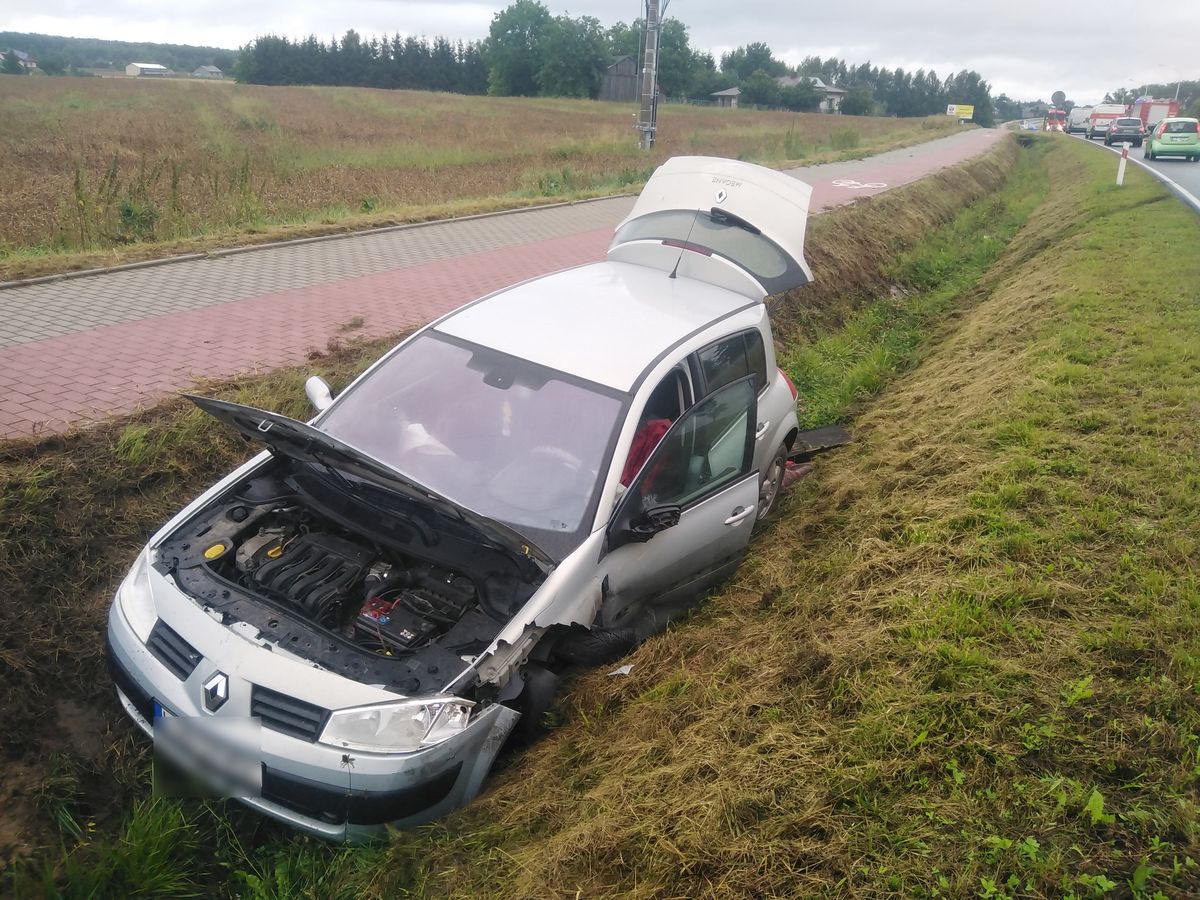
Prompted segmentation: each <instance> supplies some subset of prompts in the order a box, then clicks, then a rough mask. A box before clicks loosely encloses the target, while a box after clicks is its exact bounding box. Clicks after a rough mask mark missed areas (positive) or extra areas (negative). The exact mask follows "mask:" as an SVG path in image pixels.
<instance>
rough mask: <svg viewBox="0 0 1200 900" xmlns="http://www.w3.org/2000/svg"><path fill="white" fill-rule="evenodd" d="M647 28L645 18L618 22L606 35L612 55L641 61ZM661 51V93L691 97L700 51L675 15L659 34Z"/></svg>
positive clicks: (666, 21) (665, 23)
mask: <svg viewBox="0 0 1200 900" xmlns="http://www.w3.org/2000/svg"><path fill="white" fill-rule="evenodd" d="M645 29H646V23H645V20H643V19H635V20H634V22H633V24H632V25H626V24H625V23H624V22H618V23H617V24H616V25H613V26H612V27H611V28H609V29H608V32H607V37H608V47H609V53H610V54H611V56H612V58H613V59H616V58H617V57H619V56H632V57H633V58H634V59H637V60H640V59H641V58H642V50H643V44H644V42H645V40H646V35H645ZM658 51H659V52H658V85H659V87H660V88H662V92H663V93H664V94H665V95H667V96H668V97H687V96H689V95H690V93H691V90H692V87H693V82H694V81H695V78H696V74H697V53H696V51H694V50H693V49H692V46H691V39H690V37H689V36H688V29H687V26H686V25H684V24H683V23H682V22H680V21H679V20H678V19H675V18H670V19H664V20H663V23H662V29H661V30H660V31H659V34H658ZM710 59H711V57H710ZM610 61H611V60H610ZM714 90H720V88H714Z"/></svg>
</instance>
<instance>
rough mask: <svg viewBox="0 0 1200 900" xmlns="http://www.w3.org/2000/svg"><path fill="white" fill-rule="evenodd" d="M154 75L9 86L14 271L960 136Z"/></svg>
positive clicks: (937, 126) (826, 120)
mask: <svg viewBox="0 0 1200 900" xmlns="http://www.w3.org/2000/svg"><path fill="white" fill-rule="evenodd" d="M634 112H635V111H634V110H633V109H632V108H631V107H630V106H629V105H627V104H613V103H598V102H590V101H576V100H546V99H523V98H489V97H466V96H460V95H454V94H432V93H424V92H412V91H386V90H376V89H369V88H330V87H264V86H254V85H237V84H229V83H217V84H207V83H198V82H195V81H149V82H144V81H137V80H135V79H65V78H42V79H4V80H3V81H2V82H0V122H4V123H5V126H4V128H3V129H0V183H2V184H3V185H4V188H5V189H4V191H3V192H0V280H11V279H14V278H20V277H28V276H32V275H37V274H45V273H49V272H54V271H62V270H66V269H71V268H81V267H87V266H97V265H111V264H113V263H116V262H121V261H128V260H133V259H144V258H150V257H155V256H162V255H169V254H172V253H178V252H184V251H189V250H203V249H211V248H214V247H218V246H229V245H231V244H240V243H249V242H254V241H263V240H271V239H278V238H282V237H292V236H306V235H312V234H320V233H329V232H331V231H340V230H346V229H349V228H363V227H371V226H376V225H385V224H394V223H399V222H408V221H421V220H426V219H430V218H441V217H445V216H450V215H462V214H470V213H477V212H485V211H490V210H496V209H504V208H512V207H517V206H524V205H530V204H535V203H546V202H553V201H556V200H569V199H578V198H582V197H589V196H598V195H602V194H609V193H616V192H621V191H625V190H635V189H636V188H637V186H638V185H640V183H641V182H642V181H644V179H645V178H646V177H647V175H648V174H649V172H650V171H651V169H652V167H653V166H654V165H655V164H657V163H658V162H660V161H661V160H663V159H665V158H666V157H668V156H672V155H679V154H706V155H717V156H731V157H740V158H744V159H752V160H754V161H758V162H765V163H768V164H781V163H784V162H792V163H793V164H801V163H806V162H820V161H827V160H830V159H837V158H846V157H850V156H861V155H865V154H867V153H874V152H879V151H881V150H885V149H889V148H892V147H896V146H903V145H905V144H911V143H917V142H920V141H924V140H929V139H931V138H934V137H938V136H940V135H943V134H948V133H951V132H952V131H955V130H957V129H958V128H959V126H957V125H956V124H954V123H953V122H951V121H950V120H948V119H946V118H945V117H932V118H928V119H885V118H873V117H849V116H825V115H819V114H795V113H782V112H753V111H748V110H729V109H715V108H707V107H692V106H675V105H665V106H663V107H662V108H661V110H660V133H661V135H662V137H661V140H660V141H659V142H658V144H657V145H656V147H655V150H654V151H653V152H652V153H650V154H648V155H646V154H642V153H641V152H640V151H639V150H638V149H637V148H636V146H635V141H634V137H635V134H634V131H633V129H632V127H631V125H632V121H633V118H632V117H633V113H634Z"/></svg>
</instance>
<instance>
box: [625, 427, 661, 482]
mask: <svg viewBox="0 0 1200 900" xmlns="http://www.w3.org/2000/svg"><path fill="white" fill-rule="evenodd" d="M670 428H671V420H670V419H650V420H648V421H647V422H646V423H645V424H644V425H642V427H641V428H639V429H638V433H637V434H635V435H634V436H633V444H632V445H631V446H630V447H629V457H628V458H627V459H626V460H625V468H624V469H622V470H621V484H623V485H625V487H629V483H630V482H631V481H633V477H634V476H635V475H637V473H638V472H639V471H640V470H641V468H642V465H643V464H644V463H645V462H646V460H647V458H649V456H650V454H651V453H652V452H653V451H654V448H655V447H657V446H658V442H659V441H661V440H662V436H663V435H664V434H666V433H667V431H668V430H669V429H670Z"/></svg>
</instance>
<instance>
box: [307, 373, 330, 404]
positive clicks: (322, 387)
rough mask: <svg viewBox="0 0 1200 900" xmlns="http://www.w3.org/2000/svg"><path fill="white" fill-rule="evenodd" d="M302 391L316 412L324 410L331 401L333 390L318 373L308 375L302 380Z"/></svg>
mask: <svg viewBox="0 0 1200 900" xmlns="http://www.w3.org/2000/svg"><path fill="white" fill-rule="evenodd" d="M304 393H305V394H307V395H308V402H309V403H311V404H312V405H313V408H314V409H315V410H316V411H317V412H324V411H325V410H326V409H328V408H329V404H331V403H332V402H333V392H332V391H331V390H329V385H327V384H326V383H325V379H324V378H322V377H321V376H320V375H311V376H309V379H308V381H306V382H304Z"/></svg>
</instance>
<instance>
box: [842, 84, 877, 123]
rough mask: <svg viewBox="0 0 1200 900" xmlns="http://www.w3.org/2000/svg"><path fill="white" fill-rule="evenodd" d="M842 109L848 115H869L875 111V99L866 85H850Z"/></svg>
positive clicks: (843, 99) (843, 98)
mask: <svg viewBox="0 0 1200 900" xmlns="http://www.w3.org/2000/svg"><path fill="white" fill-rule="evenodd" d="M841 110H842V112H843V113H845V114H846V115H848V116H869V115H871V113H873V112H874V111H875V99H874V97H872V96H871V89H870V88H869V87H867V86H866V85H862V84H856V85H853V86H852V87H850V88H849V89H848V90H847V91H846V94H845V96H844V97H842V105H841Z"/></svg>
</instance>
